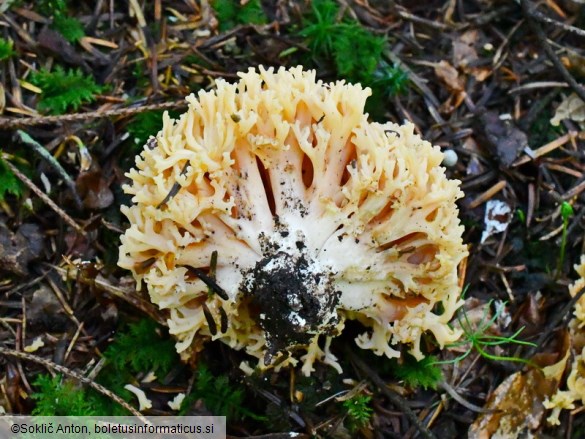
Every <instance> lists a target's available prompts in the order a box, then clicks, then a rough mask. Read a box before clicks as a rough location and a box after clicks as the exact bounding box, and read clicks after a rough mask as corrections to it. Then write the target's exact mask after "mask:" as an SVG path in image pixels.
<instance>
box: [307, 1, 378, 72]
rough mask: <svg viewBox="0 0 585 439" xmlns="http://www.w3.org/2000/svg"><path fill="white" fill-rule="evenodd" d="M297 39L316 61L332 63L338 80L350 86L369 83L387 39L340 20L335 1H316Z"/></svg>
mask: <svg viewBox="0 0 585 439" xmlns="http://www.w3.org/2000/svg"><path fill="white" fill-rule="evenodd" d="M302 24H303V27H302V29H301V30H300V31H299V32H298V35H299V36H301V37H303V38H304V39H305V42H306V44H307V46H308V48H309V49H310V50H311V56H312V57H313V60H314V61H315V62H317V63H318V64H319V62H320V60H329V61H332V62H333V63H334V65H335V68H336V71H337V74H338V76H340V77H342V78H345V79H348V80H349V81H351V82H362V83H370V82H371V81H372V75H373V73H374V71H375V70H376V67H377V66H378V64H379V63H380V61H381V56H382V50H383V49H384V46H385V44H386V43H385V39H384V38H383V37H378V36H376V35H374V34H373V33H372V32H370V31H368V30H367V29H366V28H364V27H363V26H361V25H360V24H359V23H358V22H357V21H355V20H353V19H349V18H344V17H341V19H340V18H339V6H338V5H337V3H336V2H334V1H332V0H314V1H313V3H312V9H311V12H310V13H309V14H308V15H307V16H306V17H305V19H304V20H303V23H302Z"/></svg>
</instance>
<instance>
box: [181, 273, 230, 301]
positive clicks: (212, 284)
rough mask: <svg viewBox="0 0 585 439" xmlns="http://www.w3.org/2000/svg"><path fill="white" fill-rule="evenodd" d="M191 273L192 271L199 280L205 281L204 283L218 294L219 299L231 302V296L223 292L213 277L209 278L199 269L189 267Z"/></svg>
mask: <svg viewBox="0 0 585 439" xmlns="http://www.w3.org/2000/svg"><path fill="white" fill-rule="evenodd" d="M189 271H192V272H193V273H194V274H195V276H197V277H198V278H199V279H201V280H202V281H203V283H204V284H205V285H207V286H208V287H209V288H210V289H211V291H213V292H214V293H215V294H217V295H218V296H219V297H221V298H222V299H223V300H229V296H228V294H227V293H226V292H225V291H224V290H223V288H222V287H220V286H219V285H218V284H217V283H216V282H215V280H214V279H212V278H211V277H209V276H207V275H206V274H205V273H204V272H203V270H201V269H199V268H195V267H191V266H189Z"/></svg>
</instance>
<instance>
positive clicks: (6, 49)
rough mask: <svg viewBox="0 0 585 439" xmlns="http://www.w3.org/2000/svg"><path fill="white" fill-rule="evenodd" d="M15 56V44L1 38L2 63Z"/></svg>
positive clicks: (0, 59) (0, 52) (0, 53)
mask: <svg viewBox="0 0 585 439" xmlns="http://www.w3.org/2000/svg"><path fill="white" fill-rule="evenodd" d="M13 55H14V42H13V41H12V40H7V39H5V38H0V61H4V60H5V59H8V58H10V57H11V56H13Z"/></svg>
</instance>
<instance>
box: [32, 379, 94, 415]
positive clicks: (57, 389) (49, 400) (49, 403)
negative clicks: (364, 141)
mask: <svg viewBox="0 0 585 439" xmlns="http://www.w3.org/2000/svg"><path fill="white" fill-rule="evenodd" d="M33 385H34V386H35V387H36V388H37V391H36V392H35V393H33V394H32V395H31V399H33V400H35V401H36V406H35V408H34V409H33V411H32V414H33V415H39V416H97V415H99V413H98V412H96V410H95V406H94V404H93V402H92V400H91V398H89V397H88V395H87V393H86V391H85V390H83V389H82V388H78V387H77V386H76V384H75V383H74V382H71V381H65V380H64V379H63V378H62V377H61V375H56V376H54V377H51V376H50V375H39V376H38V377H37V378H36V380H35V381H34V382H33Z"/></svg>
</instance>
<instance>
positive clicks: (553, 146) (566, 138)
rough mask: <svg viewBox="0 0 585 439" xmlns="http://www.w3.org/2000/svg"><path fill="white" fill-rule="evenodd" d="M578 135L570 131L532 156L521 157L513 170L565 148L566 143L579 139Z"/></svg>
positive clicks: (535, 151)
mask: <svg viewBox="0 0 585 439" xmlns="http://www.w3.org/2000/svg"><path fill="white" fill-rule="evenodd" d="M577 135H578V133H577V132H575V131H569V132H568V133H567V134H565V135H564V136H561V137H559V138H558V139H555V140H553V141H552V142H549V143H547V144H546V145H543V146H541V147H540V148H538V149H535V150H533V151H532V154H531V155H530V156H529V155H525V156H523V157H520V158H519V159H518V160H516V161H515V162H514V163H512V168H515V167H517V166H520V165H523V164H524V163H528V162H529V161H531V160H535V159H537V158H538V157H541V156H543V155H545V154H548V153H549V152H551V151H554V150H555V149H557V148H559V147H561V146H563V145H564V144H565V143H567V142H570V141H572V140H573V139H574V138H575V137H577Z"/></svg>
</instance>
